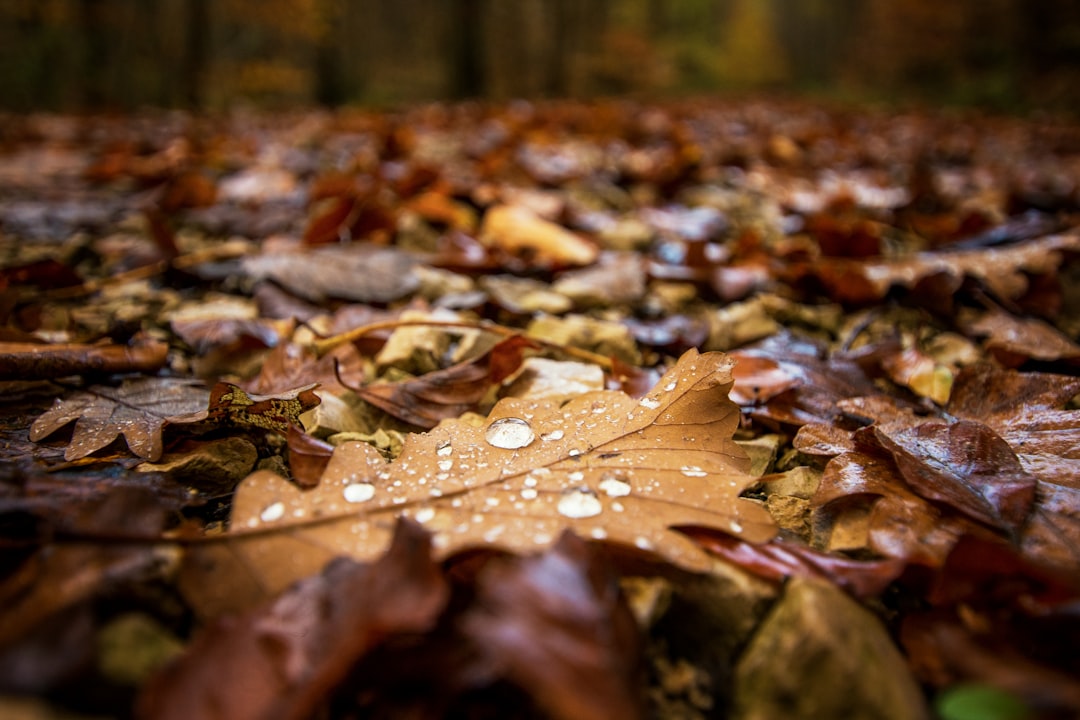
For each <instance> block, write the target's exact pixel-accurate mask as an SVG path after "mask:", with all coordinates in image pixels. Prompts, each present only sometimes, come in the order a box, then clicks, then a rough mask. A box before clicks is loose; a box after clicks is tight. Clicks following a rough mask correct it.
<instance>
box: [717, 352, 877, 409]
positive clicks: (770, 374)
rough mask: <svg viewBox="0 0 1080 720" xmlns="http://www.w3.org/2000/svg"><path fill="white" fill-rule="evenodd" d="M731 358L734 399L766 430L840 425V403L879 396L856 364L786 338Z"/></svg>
mask: <svg viewBox="0 0 1080 720" xmlns="http://www.w3.org/2000/svg"><path fill="white" fill-rule="evenodd" d="M730 357H731V358H732V359H733V360H735V362H736V365H735V369H734V371H733V372H734V375H735V391H734V393H733V394H732V399H733V400H735V402H737V403H739V404H740V405H742V406H743V407H744V409H745V411H746V412H747V414H748V415H750V417H752V418H754V419H755V420H760V421H763V422H765V423H767V424H773V425H774V424H776V423H782V424H785V425H795V426H800V425H805V424H807V423H812V422H836V421H837V420H838V419H839V418H840V415H841V413H840V412H839V411H838V410H837V403H838V402H840V401H841V400H842V399H844V398H850V397H863V396H869V395H874V394H875V393H877V388H876V387H875V386H874V385H873V383H872V382H870V380H869V379H868V378H867V377H866V374H865V373H864V372H863V370H862V369H861V368H860V366H859V364H858V363H857V362H855V360H853V359H851V358H847V357H844V356H842V355H838V354H834V355H830V354H829V353H828V351H827V350H826V349H825V348H824V347H822V346H821V345H819V344H818V343H816V342H815V341H812V340H810V339H807V338H801V337H798V336H795V335H792V334H789V333H786V332H785V333H779V334H777V335H774V336H773V337H770V338H768V339H767V340H764V341H762V342H760V343H757V344H755V345H753V346H750V347H747V348H742V349H739V350H735V351H732V352H731V353H730Z"/></svg>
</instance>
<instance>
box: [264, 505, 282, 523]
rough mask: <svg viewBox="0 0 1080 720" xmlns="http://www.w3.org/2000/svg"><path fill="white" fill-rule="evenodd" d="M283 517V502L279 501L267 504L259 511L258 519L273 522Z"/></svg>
mask: <svg viewBox="0 0 1080 720" xmlns="http://www.w3.org/2000/svg"><path fill="white" fill-rule="evenodd" d="M283 517H285V503H283V502H281V501H278V502H276V503H273V504H270V505H267V506H266V507H265V508H264V509H263V511H262V512H261V513H259V519H260V520H262V521H263V522H274V521H275V520H280V519H281V518H283Z"/></svg>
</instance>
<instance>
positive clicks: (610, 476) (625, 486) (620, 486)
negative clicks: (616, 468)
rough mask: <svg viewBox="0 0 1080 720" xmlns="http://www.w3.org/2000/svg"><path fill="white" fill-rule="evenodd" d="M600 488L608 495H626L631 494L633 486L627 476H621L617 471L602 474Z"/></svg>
mask: <svg viewBox="0 0 1080 720" xmlns="http://www.w3.org/2000/svg"><path fill="white" fill-rule="evenodd" d="M600 489H601V490H603V491H604V492H605V493H606V494H607V495H608V497H625V496H626V495H629V494H630V490H631V489H632V488H631V487H630V483H628V482H627V481H626V478H625V477H621V476H619V475H617V474H615V473H604V474H603V475H601V476H600Z"/></svg>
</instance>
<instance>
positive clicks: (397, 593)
mask: <svg viewBox="0 0 1080 720" xmlns="http://www.w3.org/2000/svg"><path fill="white" fill-rule="evenodd" d="M447 595H448V588H447V583H446V581H445V579H444V578H443V576H442V574H441V573H440V571H439V569H438V566H436V565H435V564H434V563H433V562H432V560H431V556H430V539H429V538H428V537H427V536H426V534H425V533H424V532H423V531H422V530H421V529H420V528H418V527H417V526H416V525H415V524H412V523H408V522H403V523H401V524H399V526H398V530H397V532H396V534H395V536H394V539H393V541H392V542H391V544H390V547H389V548H388V549H387V551H386V553H385V554H384V555H383V556H382V557H381V558H379V559H378V560H377V561H375V562H372V563H370V564H361V563H355V562H352V561H350V560H346V559H342V560H340V561H338V562H336V563H334V564H332V565H330V566H329V567H327V568H326V569H325V571H324V572H323V573H322V574H321V575H316V576H314V577H311V578H308V579H306V580H304V581H303V582H301V583H298V584H297V585H295V586H293V587H292V588H290V589H289V590H288V591H287V592H285V593H283V594H282V595H281V596H280V597H279V598H277V599H276V600H274V601H273V602H272V603H269V604H267V605H264V606H263V607H261V608H258V609H256V610H253V611H251V612H249V613H247V614H245V615H242V616H239V617H230V618H223V619H220V620H218V621H216V622H215V623H214V624H212V625H211V626H209V627H207V628H206V629H205V630H204V631H203V632H202V633H201V634H200V635H199V636H198V637H197V638H196V639H195V642H194V643H193V644H192V646H191V647H190V648H189V649H188V651H187V652H186V653H185V654H184V655H183V656H182V657H181V659H180V660H179V662H176V663H174V664H173V665H171V666H169V667H168V668H167V669H166V670H164V671H163V672H162V673H160V674H159V675H158V676H157V677H155V678H154V679H153V680H152V681H151V682H150V683H149V684H148V685H147V687H146V688H145V690H144V691H143V693H142V696H141V697H140V699H139V711H140V714H141V716H142V717H154V718H163V719H168V718H177V719H179V718H193V717H198V718H206V719H207V720H214V719H216V718H220V719H221V720H243V719H245V718H251V719H252V720H256V719H259V718H267V717H311V716H312V715H314V714H315V710H316V708H317V707H319V706H320V705H321V704H322V703H324V702H326V699H327V694H328V693H329V692H331V691H332V690H333V689H334V688H335V687H336V686H337V685H338V684H340V683H341V682H342V681H343V680H345V678H346V677H347V675H348V673H349V671H350V669H351V668H352V666H353V665H354V664H355V663H356V662H358V661H359V660H360V659H361V658H362V657H363V656H364V655H366V654H367V653H369V652H371V651H372V649H374V648H376V647H377V646H379V645H380V644H382V643H384V642H387V641H388V640H392V639H394V638H396V637H405V636H413V635H415V634H416V633H419V632H423V631H425V630H428V629H430V628H431V627H432V626H433V625H434V623H435V621H436V619H437V618H438V616H439V613H440V612H441V611H442V609H443V606H444V605H445V603H446V600H447Z"/></svg>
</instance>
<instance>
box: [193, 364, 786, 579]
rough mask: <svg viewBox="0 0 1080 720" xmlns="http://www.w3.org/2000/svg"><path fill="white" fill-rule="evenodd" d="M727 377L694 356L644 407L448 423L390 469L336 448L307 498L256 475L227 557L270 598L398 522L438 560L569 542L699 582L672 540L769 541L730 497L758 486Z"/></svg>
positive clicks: (533, 407) (359, 447)
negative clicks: (418, 532) (665, 563)
mask: <svg viewBox="0 0 1080 720" xmlns="http://www.w3.org/2000/svg"><path fill="white" fill-rule="evenodd" d="M730 371H731V363H730V361H729V360H727V359H726V358H725V357H724V356H723V355H721V354H718V353H708V354H705V355H698V354H697V353H696V352H695V351H690V352H688V353H687V354H685V355H684V356H683V357H682V358H681V359H680V361H679V363H678V364H677V365H676V366H675V367H674V368H672V369H671V370H670V371H669V372H668V373H667V374H666V375H665V376H664V377H663V378H661V380H660V382H659V383H658V384H657V386H656V387H655V388H654V389H653V391H652V392H651V393H649V394H648V395H646V396H645V397H643V398H642V399H641V400H640V401H634V400H632V399H631V398H629V397H627V396H626V395H624V394H622V393H619V392H615V391H603V392H594V393H588V394H585V395H582V396H579V397H577V398H575V399H574V400H571V401H570V402H569V403H567V404H565V405H562V406H560V405H558V404H554V403H544V402H530V401H526V400H517V399H506V400H503V401H501V402H500V403H499V404H498V405H496V406H495V408H494V409H493V410H492V413H491V415H490V416H489V417H488V418H487V419H486V420H485V421H484V422H483V423H482V424H481V425H473V424H469V423H468V422H466V421H464V420H451V421H446V422H443V423H442V424H440V425H439V426H437V427H436V428H435V429H433V430H432V431H431V432H429V433H426V434H424V435H411V436H409V437H408V438H407V440H406V443H405V447H404V450H403V451H402V453H401V455H400V456H399V457H398V459H397V460H396V461H394V462H393V463H389V464H388V463H386V462H385V460H384V459H383V457H382V456H381V455H380V454H379V453H378V451H376V450H375V449H374V448H372V447H371V446H370V445H367V444H366V443H345V444H343V445H341V446H339V447H338V448H337V449H336V450H335V451H334V455H333V457H332V458H331V459H330V463H329V465H328V467H327V469H326V472H325V473H324V474H323V477H322V478H321V480H320V483H319V486H318V487H317V488H315V489H314V490H311V491H309V492H301V491H299V490H298V489H296V488H295V487H294V486H291V485H290V484H289V483H287V482H286V481H284V480H283V479H282V478H280V477H278V476H277V475H273V474H272V473H265V472H260V473H255V474H254V475H252V476H251V477H249V478H248V479H247V480H245V481H244V482H243V483H241V485H240V487H239V488H238V491H237V495H236V500H235V504H234V510H233V515H232V526H233V528H234V534H233V538H232V540H231V542H230V545H229V548H228V549H229V550H230V551H231V552H232V553H235V554H236V556H237V557H242V558H243V565H244V566H246V567H247V568H248V572H251V573H254V575H253V578H254V579H257V582H258V584H259V585H260V586H261V587H263V588H268V589H270V590H273V589H275V588H281V587H284V586H285V585H287V584H288V583H289V582H291V581H292V580H294V579H295V578H297V577H301V576H303V575H305V574H309V573H311V572H314V571H316V570H317V569H318V568H319V567H321V566H322V565H323V564H324V563H325V562H326V561H327V560H329V559H330V558H331V557H333V556H335V555H338V554H342V553H344V554H348V555H350V556H352V557H357V558H368V557H372V556H374V555H377V554H378V553H379V552H381V550H382V548H383V547H384V546H385V544H386V542H387V537H388V533H389V531H390V529H391V528H392V526H393V524H394V519H395V518H396V517H398V516H408V517H412V518H414V519H416V520H417V521H420V522H422V523H423V524H424V525H425V527H427V528H428V529H429V530H431V531H432V532H434V533H435V547H436V549H437V550H438V552H439V554H440V555H449V554H451V553H453V552H455V551H458V550H462V549H466V548H472V547H493V548H503V549H507V550H514V551H519V552H520V551H530V550H533V549H535V548H543V547H546V546H547V545H548V544H550V543H551V542H552V541H553V540H554V539H555V538H556V537H558V535H559V534H560V533H561V532H562V531H563V530H564V529H567V528H569V529H573V530H574V531H575V532H576V533H577V534H579V535H580V536H581V537H584V538H592V539H597V540H606V541H609V542H614V543H619V544H622V545H626V546H629V547H631V548H634V547H636V548H639V549H640V550H644V551H649V552H652V553H656V554H658V555H660V556H661V557H663V558H665V559H667V560H669V561H670V562H673V563H676V564H678V565H681V566H683V567H687V568H692V569H700V568H703V567H706V566H707V565H708V561H707V558H706V556H705V554H704V553H703V552H702V551H701V550H700V549H699V548H698V547H697V546H696V545H695V544H694V543H693V542H691V541H690V540H688V539H687V538H686V537H684V536H683V535H681V534H679V533H678V532H676V531H675V528H677V527H680V526H690V525H697V526H704V527H719V528H723V529H724V530H725V531H728V532H731V533H733V534H736V535H739V536H741V537H743V538H745V539H746V540H748V541H751V542H757V541H762V540H766V539H768V538H769V537H771V536H772V534H773V532H774V528H773V523H772V521H771V520H770V519H769V517H768V514H767V513H766V512H765V511H764V510H763V509H762V508H761V507H760V506H759V505H757V504H756V503H754V502H753V501H750V500H745V499H742V498H740V497H739V493H741V492H742V490H744V489H745V488H746V487H747V486H748V485H749V484H751V483H752V482H753V478H751V476H749V475H748V474H747V470H748V468H749V460H748V459H747V458H746V456H745V454H744V453H743V452H742V451H741V450H740V449H739V448H738V446H737V445H736V444H735V443H734V441H733V440H732V433H733V432H734V430H735V428H736V426H737V425H738V422H739V413H738V410H737V408H736V406H735V405H734V404H733V403H731V401H730V400H728V399H727V397H726V393H727V390H728V389H729V388H730V385H731V374H730ZM286 559H287V560H286ZM222 562H225V561H222ZM212 581H213V580H212V579H209V578H208V579H207V582H212Z"/></svg>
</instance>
